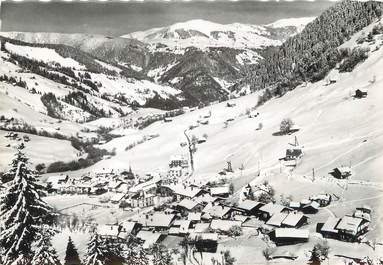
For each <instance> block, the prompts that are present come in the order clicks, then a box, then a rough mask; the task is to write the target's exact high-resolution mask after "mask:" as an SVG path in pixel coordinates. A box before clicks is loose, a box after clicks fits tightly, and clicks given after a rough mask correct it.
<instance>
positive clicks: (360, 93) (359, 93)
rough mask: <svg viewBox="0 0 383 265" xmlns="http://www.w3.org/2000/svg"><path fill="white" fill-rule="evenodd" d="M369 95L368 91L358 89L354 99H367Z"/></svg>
mask: <svg viewBox="0 0 383 265" xmlns="http://www.w3.org/2000/svg"><path fill="white" fill-rule="evenodd" d="M367 94H368V90H367V89H361V88H360V89H357V90H355V95H354V97H355V98H365V97H367Z"/></svg>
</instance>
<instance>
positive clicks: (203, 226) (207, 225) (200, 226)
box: [194, 223, 210, 233]
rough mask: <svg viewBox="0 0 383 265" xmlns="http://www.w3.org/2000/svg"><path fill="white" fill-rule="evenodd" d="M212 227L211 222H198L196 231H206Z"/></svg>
mask: <svg viewBox="0 0 383 265" xmlns="http://www.w3.org/2000/svg"><path fill="white" fill-rule="evenodd" d="M209 228H210V223H198V224H196V225H195V227H194V232H195V233H204V232H206V231H208V230H209Z"/></svg>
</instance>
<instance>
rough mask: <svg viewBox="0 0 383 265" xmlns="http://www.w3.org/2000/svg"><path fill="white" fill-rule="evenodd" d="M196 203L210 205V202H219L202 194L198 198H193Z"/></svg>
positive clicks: (208, 195) (206, 194) (207, 194)
mask: <svg viewBox="0 0 383 265" xmlns="http://www.w3.org/2000/svg"><path fill="white" fill-rule="evenodd" d="M195 200H196V201H198V202H201V203H202V202H206V203H209V202H210V203H211V202H215V201H217V200H219V199H218V198H216V197H213V196H211V195H210V194H209V193H205V194H202V195H200V196H198V197H197V198H195Z"/></svg>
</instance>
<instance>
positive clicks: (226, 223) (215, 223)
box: [210, 219, 242, 234]
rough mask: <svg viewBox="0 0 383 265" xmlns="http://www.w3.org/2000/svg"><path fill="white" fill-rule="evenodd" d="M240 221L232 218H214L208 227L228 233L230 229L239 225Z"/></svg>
mask: <svg viewBox="0 0 383 265" xmlns="http://www.w3.org/2000/svg"><path fill="white" fill-rule="evenodd" d="M241 225H242V222H241V221H232V220H219V219H214V220H212V221H211V223H210V228H211V229H212V230H214V231H217V232H221V233H224V234H226V233H228V232H229V231H230V229H232V228H233V227H235V226H239V227H241Z"/></svg>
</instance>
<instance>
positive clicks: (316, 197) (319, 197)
mask: <svg viewBox="0 0 383 265" xmlns="http://www.w3.org/2000/svg"><path fill="white" fill-rule="evenodd" d="M330 198H331V196H330V194H318V195H314V196H311V197H310V200H314V201H315V200H326V201H328V200H330Z"/></svg>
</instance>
